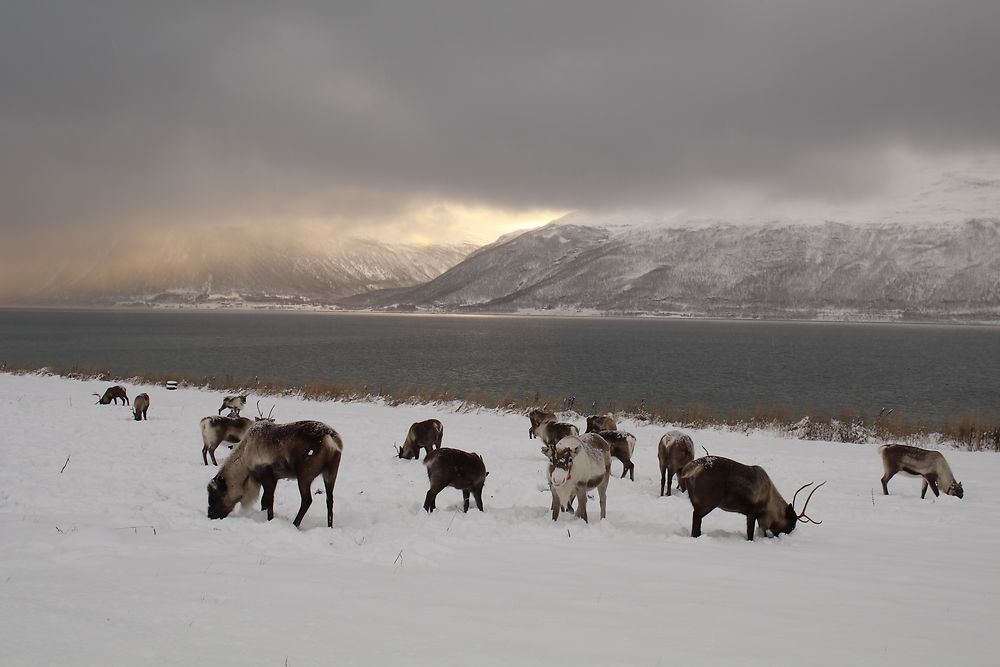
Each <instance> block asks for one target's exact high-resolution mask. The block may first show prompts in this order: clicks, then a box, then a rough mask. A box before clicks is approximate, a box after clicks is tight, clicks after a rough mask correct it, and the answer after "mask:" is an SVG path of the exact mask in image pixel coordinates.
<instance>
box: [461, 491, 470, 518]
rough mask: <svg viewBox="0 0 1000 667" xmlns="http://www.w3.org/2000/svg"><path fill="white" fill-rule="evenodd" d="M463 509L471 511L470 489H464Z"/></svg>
mask: <svg viewBox="0 0 1000 667" xmlns="http://www.w3.org/2000/svg"><path fill="white" fill-rule="evenodd" d="M462 511H463V512H466V513H467V512H468V511H469V490H468V489H462Z"/></svg>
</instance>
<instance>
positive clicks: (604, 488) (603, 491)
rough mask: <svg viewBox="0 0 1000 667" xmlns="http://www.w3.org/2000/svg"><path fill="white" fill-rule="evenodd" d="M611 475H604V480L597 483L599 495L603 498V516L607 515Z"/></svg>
mask: <svg viewBox="0 0 1000 667" xmlns="http://www.w3.org/2000/svg"><path fill="white" fill-rule="evenodd" d="M610 477H611V476H610V475H605V476H604V481H603V482H601V483H600V484H598V485H597V495H598V497H599V498H600V499H601V518H602V519H603V518H605V516H607V509H608V480H609V479H610Z"/></svg>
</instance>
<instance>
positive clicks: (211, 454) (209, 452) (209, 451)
mask: <svg viewBox="0 0 1000 667" xmlns="http://www.w3.org/2000/svg"><path fill="white" fill-rule="evenodd" d="M215 447H218V445H216V446H215ZM215 447H212V448H211V449H209V450H208V454H209V456H211V457H212V465H215V466H217V465H219V462H218V461H216V460H215Z"/></svg>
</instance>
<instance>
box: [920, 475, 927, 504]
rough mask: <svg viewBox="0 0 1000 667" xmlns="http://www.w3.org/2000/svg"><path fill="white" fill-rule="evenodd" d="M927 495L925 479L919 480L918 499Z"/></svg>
mask: <svg viewBox="0 0 1000 667" xmlns="http://www.w3.org/2000/svg"><path fill="white" fill-rule="evenodd" d="M926 495H927V480H926V479H924V480H921V482H920V499H921V500H923V499H924V497H925V496H926Z"/></svg>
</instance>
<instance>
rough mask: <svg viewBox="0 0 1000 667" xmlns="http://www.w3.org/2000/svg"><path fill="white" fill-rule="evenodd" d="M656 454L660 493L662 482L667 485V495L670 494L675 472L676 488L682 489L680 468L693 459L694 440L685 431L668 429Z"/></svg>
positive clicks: (661, 491) (682, 482) (661, 492)
mask: <svg viewBox="0 0 1000 667" xmlns="http://www.w3.org/2000/svg"><path fill="white" fill-rule="evenodd" d="M656 455H657V457H658V458H659V459H660V495H661V496H662V495H663V486H664V484H665V485H666V487H667V495H668V496H669V495H670V487H671V486H672V485H673V482H674V474H675V473H676V474H677V490H678V491H683V490H684V481H683V480H682V479H681V470H683V469H684V466H686V465H687V464H688V463H691V461H694V442H692V441H691V437H690V436H689V435H687V434H686V433H681V432H680V431H670V432H669V433H667V434H666V435H664V436H663V437H662V438H660V444H659V446H658V447H657V449H656Z"/></svg>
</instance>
